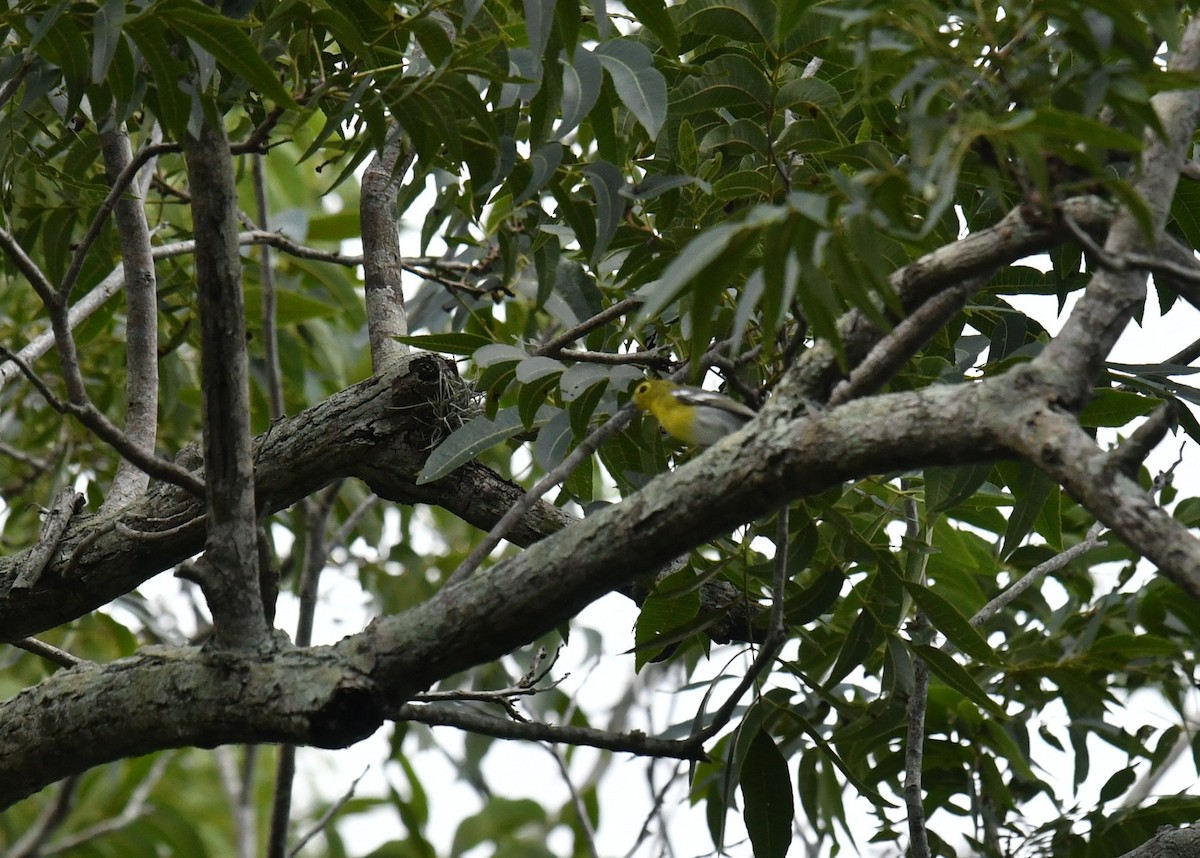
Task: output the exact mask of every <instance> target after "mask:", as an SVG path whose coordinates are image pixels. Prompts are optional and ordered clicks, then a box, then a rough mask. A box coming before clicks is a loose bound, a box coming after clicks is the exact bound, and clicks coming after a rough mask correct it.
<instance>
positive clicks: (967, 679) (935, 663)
mask: <svg viewBox="0 0 1200 858" xmlns="http://www.w3.org/2000/svg"><path fill="white" fill-rule="evenodd" d="M913 650H914V652H916V654H917V655H919V656H920V657H921V658H923V659H924V660H925V663H926V664H927V665H929V669H930V670H931V671H933V673H934V675H935V676H937V678H938V679H940V680H942V682H944V683H946V684H947V685H949V686H950V687H951V688H953V689H954V690H955V691H957V692H958V693H959V694H961V695H962V696H963V697H966V698H967V699H968V700H973V701H975V702H976V703H978V704H979V705H980V706H982V707H983V708H985V709H987V711H988V712H990V713H991V714H992V715H994V716H995V717H997V718H1001V719H1003V718H1007V717H1008V716H1007V715H1006V714H1005V712H1004V709H1003V708H1002V707H1001V706H1000V704H998V703H997V702H996V701H995V700H992V698H990V697H988V695H987V692H985V691H984V690H983V689H982V688H981V687H980V686H979V683H978V682H976V681H975V679H974V677H972V676H971V674H969V673H968V672H967V669H966V668H965V667H963V666H962V665H961V664H959V663H958V662H957V661H955V660H954V659H953V658H951V657H950V656H948V655H946V653H944V652H942V651H941V650H940V649H937V648H936V647H931V646H924V645H918V646H914V647H913Z"/></svg>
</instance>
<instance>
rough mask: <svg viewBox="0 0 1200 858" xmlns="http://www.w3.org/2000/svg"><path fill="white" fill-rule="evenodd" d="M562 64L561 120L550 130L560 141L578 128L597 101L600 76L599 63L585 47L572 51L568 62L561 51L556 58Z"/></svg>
mask: <svg viewBox="0 0 1200 858" xmlns="http://www.w3.org/2000/svg"><path fill="white" fill-rule="evenodd" d="M559 62H560V63H561V64H562V70H563V74H562V106H561V112H562V118H561V120H560V121H559V123H558V126H557V127H556V128H555V129H554V136H555V138H557V139H559V140H561V139H563V138H564V137H566V136H567V135H568V134H570V133H571V132H572V131H574V130H575V129H576V128H578V127H579V123H580V122H582V121H583V118H584V117H585V116H587V115H588V114H589V113H590V112H591V110H592V108H593V107H595V106H596V100H597V99H598V98H600V85H601V84H602V83H603V82H604V75H603V71H602V67H601V65H600V60H599V59H598V58H597V57H596V55H595V54H593V53H592V52H591V51H589V50H588V49H587V48H585V47H580V48H579V49H578V50H576V51H575V58H574V59H573V60H570V61H569V60H568V59H567V55H566V52H565V51H564V52H563V53H562V54H561V55H560V56H559Z"/></svg>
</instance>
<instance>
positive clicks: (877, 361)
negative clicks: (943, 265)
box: [828, 276, 988, 406]
mask: <svg viewBox="0 0 1200 858" xmlns="http://www.w3.org/2000/svg"><path fill="white" fill-rule="evenodd" d="M987 280H988V278H987V276H983V277H973V278H971V279H969V280H966V281H964V282H962V283H961V284H959V285H957V286H953V287H951V288H949V289H947V290H945V291H944V292H940V293H938V294H937V295H934V296H933V297H932V298H930V299H929V300H928V301H926V302H925V303H924V304H922V305H921V306H920V307H918V308H917V309H916V310H914V311H913V312H912V313H911V314H910V315H908V316H907V317H905V318H904V319H902V320H901V321H900V323H899V324H898V325H896V327H894V328H893V329H892V331H891V333H889V334H888V335H887V336H885V337H884V338H883V339H881V340H880V341H879V342H877V343H876V344H875V346H874V347H873V348H872V349H871V351H870V352H869V353H868V354H867V356H866V357H865V358H863V360H862V362H861V363H860V364H859V365H858V366H856V367H855V368H854V371H853V372H851V373H850V377H849V378H847V379H845V380H844V381H841V382H839V383H838V385H837V386H836V387H835V388H834V389H833V393H832V394H830V396H829V403H828V404H829V405H831V406H832V405H840V404H841V403H843V402H848V401H850V400H851V399H856V398H858V397H860V396H866V395H867V394H869V393H872V392H874V391H875V390H877V389H878V388H879V387H880V386H881V385H883V384H884V383H885V382H886V381H887V380H888V379H889V378H891V377H892V376H893V375H895V374H896V373H897V372H898V371H899V370H900V368H901V367H902V366H904V364H905V363H906V362H907V361H908V359H909V358H910V357H912V356H913V355H914V354H916V352H917V350H918V349H920V348H921V346H923V345H924V344H925V343H927V342H928V341H929V338H930V337H932V336H933V335H934V334H935V333H936V332H937V331H938V330H939V329H941V327H942V326H943V325H945V324H946V323H947V322H949V321H950V320H951V319H952V318H954V317H955V316H956V315H958V313H959V312H960V311H961V310H962V308H963V307H964V306H966V303H967V299H968V298H970V297H971V295H973V294H974V293H975V292H977V291H979V290H980V289H981V288H982V287H983V285H984V284H985V283H986V282H987Z"/></svg>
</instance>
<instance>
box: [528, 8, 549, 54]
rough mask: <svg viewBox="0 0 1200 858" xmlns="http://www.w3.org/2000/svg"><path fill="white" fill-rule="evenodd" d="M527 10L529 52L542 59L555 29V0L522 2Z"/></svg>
mask: <svg viewBox="0 0 1200 858" xmlns="http://www.w3.org/2000/svg"><path fill="white" fill-rule="evenodd" d="M522 5H523V6H524V8H525V32H527V33H528V34H529V50H530V51H532V52H533V54H534V56H538V57H540V56H541V55H542V54H544V53H545V52H546V43H547V42H548V41H549V40H550V30H551V29H552V28H553V27H554V0H522Z"/></svg>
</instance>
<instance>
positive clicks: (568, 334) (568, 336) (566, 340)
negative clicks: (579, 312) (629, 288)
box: [533, 298, 642, 357]
mask: <svg viewBox="0 0 1200 858" xmlns="http://www.w3.org/2000/svg"><path fill="white" fill-rule="evenodd" d="M640 306H642V299H641V298H626V299H624V300H622V301H618V302H617V303H615V304H613V305H612V306H611V307H607V308H605V309H603V310H601V311H600V312H599V313H597V314H596V315H594V316H592V317H591V318H590V319H584V320H583V321H582V322H580V323H579V324H578V325H576V326H575V327H573V328H570V329H569V330H566V331H563V332H562V333H561V334H559V335H558V336H557V337H554V338H553V339H551V340H550V341H549V342H547V343H545V344H544V345H542V346H539V347H538V348H536V349H534V351H533V354H534V355H535V356H536V355H542V356H545V357H553V356H554V355H555V354H557V353H558V352H559V350H561V349H562V348H563V347H564V346H567V345H570V344H571V343H573V342H575V341H576V340H577V339H579V338H580V337H582V336H584V335H586V334H588V333H591V332H592V331H594V330H596V328H598V327H600V326H601V325H603V324H606V323H607V322H611V321H612V320H613V319H616V318H619V317H621V316H624V315H625V314H626V313H628V312H629V311H630V310H636V309H637V308H638V307H640Z"/></svg>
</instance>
